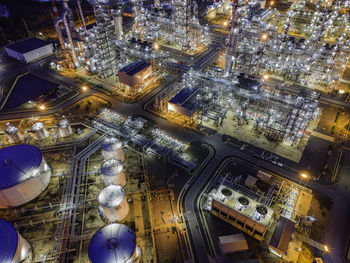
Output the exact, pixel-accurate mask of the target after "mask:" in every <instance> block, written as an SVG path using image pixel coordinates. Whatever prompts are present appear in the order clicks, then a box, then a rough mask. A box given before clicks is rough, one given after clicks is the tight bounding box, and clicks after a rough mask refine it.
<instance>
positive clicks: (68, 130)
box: [57, 119, 73, 138]
mask: <svg viewBox="0 0 350 263" xmlns="http://www.w3.org/2000/svg"><path fill="white" fill-rule="evenodd" d="M57 127H58V132H59V134H60V136H61V137H62V138H64V137H68V136H70V135H72V134H73V131H72V127H71V126H70V123H69V120H67V119H62V120H60V121H59V122H57Z"/></svg>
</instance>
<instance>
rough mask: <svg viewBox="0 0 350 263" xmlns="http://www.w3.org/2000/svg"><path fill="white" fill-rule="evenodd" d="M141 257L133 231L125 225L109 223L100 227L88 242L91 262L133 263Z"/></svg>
mask: <svg viewBox="0 0 350 263" xmlns="http://www.w3.org/2000/svg"><path fill="white" fill-rule="evenodd" d="M140 257H141V250H140V248H139V247H138V246H137V245H136V236H135V233H134V232H133V231H132V230H131V229H130V228H129V227H128V226H126V225H123V224H117V223H114V224H110V225H108V226H105V227H102V228H101V229H100V230H98V231H97V232H96V233H95V234H94V236H93V237H92V239H91V241H90V244H89V259H90V261H91V262H92V263H106V262H108V263H134V262H138V261H139V258H140Z"/></svg>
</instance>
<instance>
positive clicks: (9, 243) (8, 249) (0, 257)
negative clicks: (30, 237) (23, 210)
mask: <svg viewBox="0 0 350 263" xmlns="http://www.w3.org/2000/svg"><path fill="white" fill-rule="evenodd" d="M0 237H1V238H0V262H1V263H10V262H11V263H20V262H24V260H26V259H29V256H30V250H31V248H30V245H29V243H28V242H27V241H26V240H25V239H24V238H23V237H22V236H21V234H20V233H19V232H18V231H17V230H16V228H15V227H14V226H13V225H12V224H11V223H10V222H8V221H5V220H3V219H0Z"/></svg>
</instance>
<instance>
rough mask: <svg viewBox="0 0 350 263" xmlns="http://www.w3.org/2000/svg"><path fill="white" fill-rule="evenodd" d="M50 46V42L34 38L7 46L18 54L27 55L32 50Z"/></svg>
mask: <svg viewBox="0 0 350 263" xmlns="http://www.w3.org/2000/svg"><path fill="white" fill-rule="evenodd" d="M47 45H50V42H48V41H45V40H42V39H40V38H36V37H32V38H28V39H26V40H22V41H19V42H17V43H14V44H12V45H9V46H7V48H8V49H11V50H14V51H16V52H18V53H21V54H25V53H27V52H30V51H32V50H35V49H38V48H41V47H44V46H47Z"/></svg>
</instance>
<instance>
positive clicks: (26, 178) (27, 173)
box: [0, 144, 51, 208]
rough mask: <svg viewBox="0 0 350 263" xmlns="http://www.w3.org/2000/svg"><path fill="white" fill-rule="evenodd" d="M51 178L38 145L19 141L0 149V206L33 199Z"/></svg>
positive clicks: (10, 205)
mask: <svg viewBox="0 0 350 263" xmlns="http://www.w3.org/2000/svg"><path fill="white" fill-rule="evenodd" d="M50 179H51V169H50V167H49V166H48V165H47V163H46V161H45V159H44V157H43V155H42V153H41V151H40V150H39V149H38V148H37V147H35V146H32V145H25V144H19V145H14V146H9V147H6V148H3V149H0V208H7V207H16V206H20V205H23V204H25V203H27V202H29V201H31V200H33V199H34V198H36V197H37V196H38V195H40V194H41V193H42V192H43V191H44V190H45V189H46V187H47V186H48V184H49V183H50Z"/></svg>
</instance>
